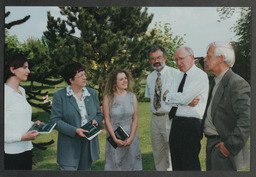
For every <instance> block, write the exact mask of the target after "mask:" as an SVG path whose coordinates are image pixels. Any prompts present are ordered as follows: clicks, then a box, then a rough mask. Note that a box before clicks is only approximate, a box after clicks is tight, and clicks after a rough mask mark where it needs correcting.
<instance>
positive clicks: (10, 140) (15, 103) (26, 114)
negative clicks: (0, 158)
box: [4, 84, 34, 154]
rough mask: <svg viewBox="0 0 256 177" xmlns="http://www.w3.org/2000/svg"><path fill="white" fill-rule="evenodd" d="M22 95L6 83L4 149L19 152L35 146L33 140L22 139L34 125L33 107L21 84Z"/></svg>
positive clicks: (7, 152) (13, 152) (8, 152)
mask: <svg viewBox="0 0 256 177" xmlns="http://www.w3.org/2000/svg"><path fill="white" fill-rule="evenodd" d="M19 90H20V91H21V93H22V95H20V94H19V93H18V92H16V91H15V90H14V89H13V88H11V87H9V86H8V85H6V84H5V85H4V151H5V153H6V154H18V153H22V152H25V151H28V150H31V149H32V148H33V145H32V142H31V141H21V137H22V135H23V134H25V133H26V132H27V131H28V129H29V128H30V127H31V126H32V125H33V123H34V122H32V121H31V116H32V108H31V106H30V105H29V103H28V102H27V100H26V95H25V90H24V88H22V87H20V86H19Z"/></svg>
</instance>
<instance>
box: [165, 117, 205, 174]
mask: <svg viewBox="0 0 256 177" xmlns="http://www.w3.org/2000/svg"><path fill="white" fill-rule="evenodd" d="M200 126H201V120H199V119H196V118H190V117H174V118H173V122H172V127H171V132H170V137H169V143H170V151H171V159H172V168H173V170H174V171H175V170H199V171H200V170H201V165H200V161H199V153H200V149H201V144H200V140H201V136H200V135H201V133H200Z"/></svg>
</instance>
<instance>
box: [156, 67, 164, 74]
mask: <svg viewBox="0 0 256 177" xmlns="http://www.w3.org/2000/svg"><path fill="white" fill-rule="evenodd" d="M160 73H161V76H162V75H164V74H165V73H166V66H164V68H163V69H162V70H161V71H160ZM156 74H157V71H156Z"/></svg>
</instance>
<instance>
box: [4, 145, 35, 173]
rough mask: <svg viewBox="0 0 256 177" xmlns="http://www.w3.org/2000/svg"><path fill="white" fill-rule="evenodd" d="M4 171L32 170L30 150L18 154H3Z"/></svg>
mask: <svg viewBox="0 0 256 177" xmlns="http://www.w3.org/2000/svg"><path fill="white" fill-rule="evenodd" d="M4 168H5V170H32V150H31V151H25V152H23V153H20V154H6V153H4Z"/></svg>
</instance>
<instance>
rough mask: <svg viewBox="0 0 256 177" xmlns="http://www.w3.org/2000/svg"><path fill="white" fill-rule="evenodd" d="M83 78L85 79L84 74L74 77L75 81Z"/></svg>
mask: <svg viewBox="0 0 256 177" xmlns="http://www.w3.org/2000/svg"><path fill="white" fill-rule="evenodd" d="M83 77H85V78H86V75H85V74H79V75H77V76H75V78H77V79H81V78H83Z"/></svg>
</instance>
